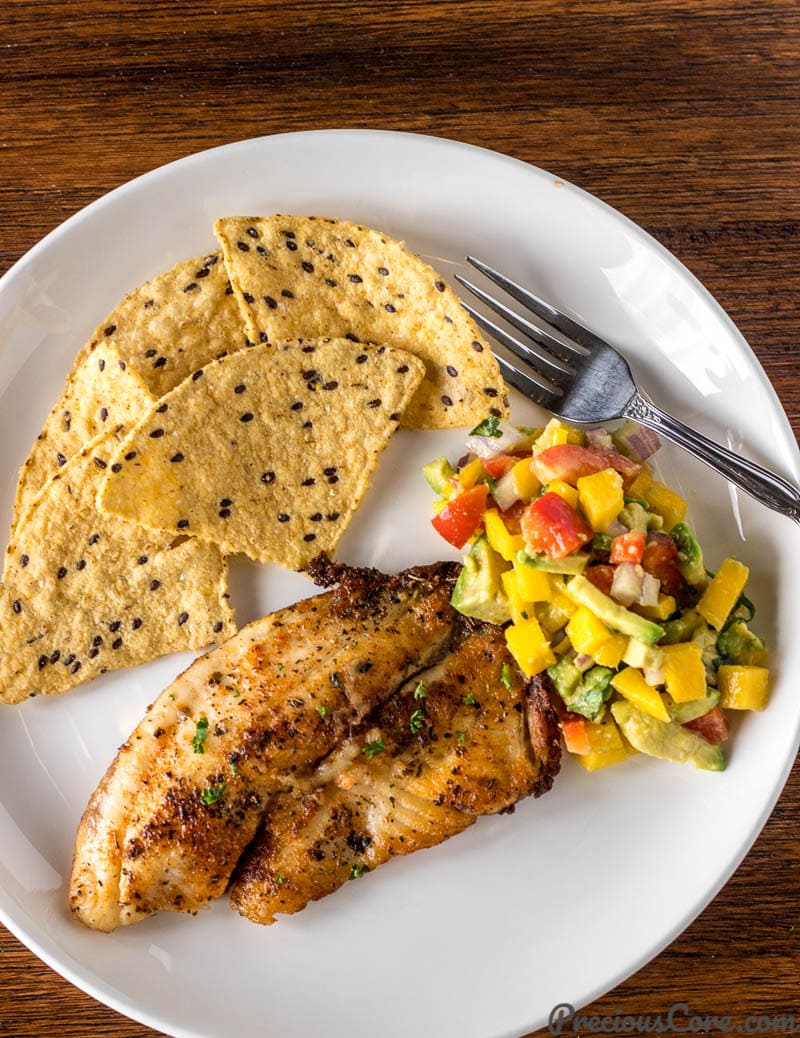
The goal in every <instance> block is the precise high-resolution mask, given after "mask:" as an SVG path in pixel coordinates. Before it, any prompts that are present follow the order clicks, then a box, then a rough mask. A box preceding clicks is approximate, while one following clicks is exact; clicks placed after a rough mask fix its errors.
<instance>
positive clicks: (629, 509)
mask: <svg viewBox="0 0 800 1038" xmlns="http://www.w3.org/2000/svg"><path fill="white" fill-rule="evenodd" d="M644 504H647V502H646V501H645V502H644V503H641V502H639V501H638V500H636V499H635V498H628V499H627V501H626V504H625V507H624V508H623V509H622V511H621V512H620V513H619V521H620V522H621V523H622V524H623V525H624V526H627V527H628V529H629V530H635V531H637V532H639V533H646V532H647V531H648V530H660V529H661V527H662V526H663V525H664V520H663V519H662V518H661V516H660V515H658V514H657V513H656V512H650V511H648V510H647V509H646V508H645V507H644Z"/></svg>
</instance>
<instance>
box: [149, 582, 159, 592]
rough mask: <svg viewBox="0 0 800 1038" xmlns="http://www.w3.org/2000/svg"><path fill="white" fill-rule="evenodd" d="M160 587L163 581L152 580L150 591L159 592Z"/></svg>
mask: <svg viewBox="0 0 800 1038" xmlns="http://www.w3.org/2000/svg"><path fill="white" fill-rule="evenodd" d="M160 587H161V581H160V580H151V581H150V590H151V591H158V589H159V588H160Z"/></svg>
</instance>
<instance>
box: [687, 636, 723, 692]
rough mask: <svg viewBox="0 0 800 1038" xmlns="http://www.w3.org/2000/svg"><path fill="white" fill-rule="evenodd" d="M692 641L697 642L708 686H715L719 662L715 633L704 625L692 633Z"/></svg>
mask: <svg viewBox="0 0 800 1038" xmlns="http://www.w3.org/2000/svg"><path fill="white" fill-rule="evenodd" d="M692 641H693V642H697V644H698V645H699V646H700V649H701V650H702V653H703V666H704V667H705V668H706V681H707V682H708V684H709V685H716V684H717V669H718V667H719V665H720V662H721V661H720V658H719V653H718V652H717V632H716V631H712V630H711V628H710V627H709V626H708V624H706V623H704V624H703V625H702V626H701V627H698V628H697V630H696V631H695V632H694V634H693V635H692Z"/></svg>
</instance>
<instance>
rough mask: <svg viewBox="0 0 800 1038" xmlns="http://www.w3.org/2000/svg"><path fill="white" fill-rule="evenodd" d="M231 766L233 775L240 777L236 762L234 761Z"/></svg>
mask: <svg viewBox="0 0 800 1038" xmlns="http://www.w3.org/2000/svg"><path fill="white" fill-rule="evenodd" d="M229 763H230V766H231V775H238V774H239V769H238V768H237V767H236V761H235V760H232V761H230V762H229Z"/></svg>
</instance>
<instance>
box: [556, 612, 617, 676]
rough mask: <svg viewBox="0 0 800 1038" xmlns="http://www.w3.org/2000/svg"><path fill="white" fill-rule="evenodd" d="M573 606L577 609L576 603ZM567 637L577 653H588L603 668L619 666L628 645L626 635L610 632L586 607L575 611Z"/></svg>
mask: <svg viewBox="0 0 800 1038" xmlns="http://www.w3.org/2000/svg"><path fill="white" fill-rule="evenodd" d="M563 597H564V598H566V595H564V596H563ZM567 601H569V599H567ZM572 606H573V608H575V603H574V602H573V603H572ZM567 635H568V636H569V639H570V641H571V642H572V644H573V646H574V648H575V650H576V651H577V652H583V653H586V655H587V656H591V657H592V658H593V659H594V660H596V662H597V663H599V664H600V665H601V666H603V667H617V666H619V662H620V660H621V659H622V656H623V653H624V652H625V649H626V648H627V645H628V639H627V638H626V637H625V636H624V635H622V634H617V633H615V632H614V631H610V630H609V629H608V628H607V627H606V625H605V624H604V623H603V622H602V620H600V619H598V617H596V616H595V615H594V613H592V612H591V610H589V609H587V608H586V606H578V608H577V609H575V612H574V613H573V615H572V618H571V619H570V621H569V623H568V624H567Z"/></svg>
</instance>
